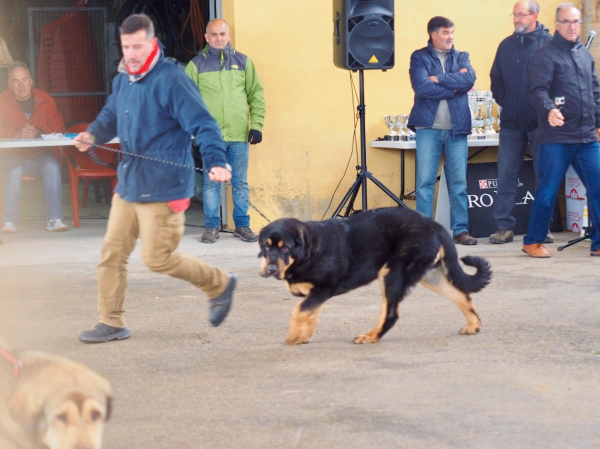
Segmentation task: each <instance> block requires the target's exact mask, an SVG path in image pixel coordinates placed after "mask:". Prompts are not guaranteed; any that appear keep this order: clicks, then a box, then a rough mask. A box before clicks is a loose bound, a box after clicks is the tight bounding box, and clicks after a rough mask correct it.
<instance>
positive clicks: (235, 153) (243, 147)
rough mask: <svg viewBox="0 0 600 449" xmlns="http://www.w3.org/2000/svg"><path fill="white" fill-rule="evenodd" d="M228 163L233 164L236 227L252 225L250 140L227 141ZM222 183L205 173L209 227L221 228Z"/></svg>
mask: <svg viewBox="0 0 600 449" xmlns="http://www.w3.org/2000/svg"><path fill="white" fill-rule="evenodd" d="M226 144H227V149H226V158H227V163H228V164H229V165H231V169H232V171H231V187H232V195H233V222H234V223H235V227H236V228H240V227H242V226H250V215H248V205H249V203H248V197H249V193H250V189H249V187H248V159H249V148H248V142H226ZM220 205H221V183H220V182H214V181H211V180H210V179H209V178H208V173H205V174H204V215H205V218H204V224H205V226H206V227H207V228H208V227H213V228H217V229H218V228H219V226H220V224H221V217H220V216H219V206H220Z"/></svg>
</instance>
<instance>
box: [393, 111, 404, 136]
mask: <svg viewBox="0 0 600 449" xmlns="http://www.w3.org/2000/svg"><path fill="white" fill-rule="evenodd" d="M394 126H396V128H398V140H405V139H404V131H402V118H401V116H399V115H394Z"/></svg>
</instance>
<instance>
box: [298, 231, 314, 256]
mask: <svg viewBox="0 0 600 449" xmlns="http://www.w3.org/2000/svg"><path fill="white" fill-rule="evenodd" d="M295 231H296V232H295V235H294V240H295V242H296V248H295V251H294V253H295V254H294V258H295V259H302V260H306V259H309V258H310V256H311V249H312V237H311V235H310V233H309V232H308V230H307V229H306V227H305V226H304V225H303V224H300V225H298V226H296V228H295Z"/></svg>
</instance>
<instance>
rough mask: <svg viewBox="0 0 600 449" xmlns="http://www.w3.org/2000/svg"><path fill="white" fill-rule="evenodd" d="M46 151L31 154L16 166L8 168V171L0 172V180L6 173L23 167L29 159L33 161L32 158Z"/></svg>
mask: <svg viewBox="0 0 600 449" xmlns="http://www.w3.org/2000/svg"><path fill="white" fill-rule="evenodd" d="M44 151H46V150H40V151H38V152H37V153H34V154H32V155H31V156H29V157H28V158H26V159H23V160H22V161H19V162H18V163H17V164H15V165H13V166H12V167H10V168H9V169H8V170H5V171H3V172H0V178H2V177H3V176H4V175H5V174H7V173H8V172H10V171H12V170H14V169H15V168H17V167H19V166H20V165H23V164H24V163H25V162H27V161H28V160H29V159H33V158H34V157H36V156H37V155H38V154H41V153H43V152H44Z"/></svg>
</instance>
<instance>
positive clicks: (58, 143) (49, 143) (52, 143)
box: [0, 137, 119, 149]
mask: <svg viewBox="0 0 600 449" xmlns="http://www.w3.org/2000/svg"><path fill="white" fill-rule="evenodd" d="M107 143H119V138H118V137H115V138H114V139H113V140H111V141H110V142H107ZM70 145H73V139H68V138H64V139H42V138H37V139H0V149H2V148H35V147H66V146H70Z"/></svg>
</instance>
